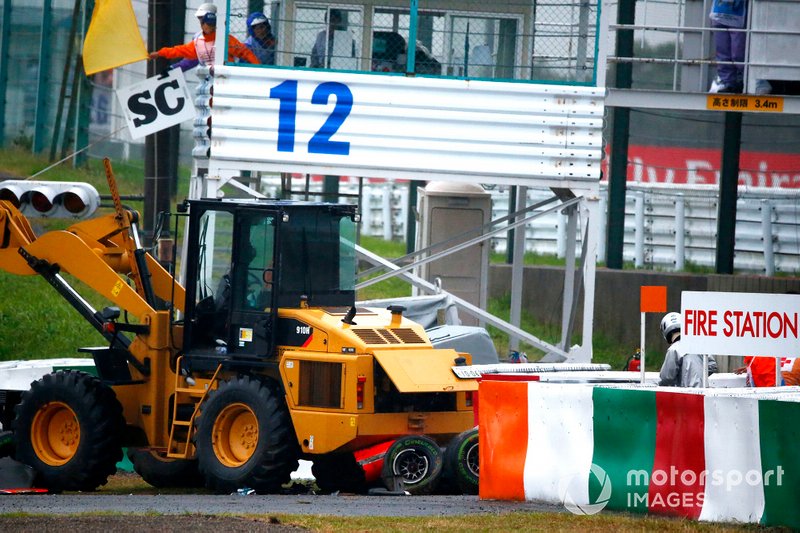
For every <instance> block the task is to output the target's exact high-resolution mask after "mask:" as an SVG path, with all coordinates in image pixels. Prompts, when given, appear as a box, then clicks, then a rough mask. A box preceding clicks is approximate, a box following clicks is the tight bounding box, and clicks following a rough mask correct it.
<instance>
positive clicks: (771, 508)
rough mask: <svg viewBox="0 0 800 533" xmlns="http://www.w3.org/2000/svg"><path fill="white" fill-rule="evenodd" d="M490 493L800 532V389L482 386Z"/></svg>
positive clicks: (483, 464) (486, 382)
mask: <svg viewBox="0 0 800 533" xmlns="http://www.w3.org/2000/svg"><path fill="white" fill-rule="evenodd" d="M479 395H480V399H481V401H480V407H479V409H480V413H479V417H480V443H481V445H480V472H481V478H480V497H481V498H482V499H504V500H538V501H545V502H550V503H561V504H564V505H565V507H566V508H567V509H569V510H570V511H572V512H575V513H578V514H594V513H596V512H600V511H601V510H603V509H616V510H624V511H629V512H640V513H656V514H666V515H674V516H682V517H687V518H692V519H697V520H708V521H724V522H729V521H737V522H748V523H761V524H764V525H782V526H789V527H793V528H800V506H798V505H797V502H798V500H800V426H798V425H797V424H796V423H795V421H797V420H800V387H781V388H773V389H705V390H702V389H674V388H664V387H649V388H646V387H637V386H629V385H592V384H553V383H540V382H522V381H512V382H509V381H500V380H494V379H492V376H486V377H485V378H484V379H483V380H482V381H481V383H480V392H479Z"/></svg>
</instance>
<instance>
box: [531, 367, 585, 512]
mask: <svg viewBox="0 0 800 533" xmlns="http://www.w3.org/2000/svg"><path fill="white" fill-rule="evenodd" d="M593 413H594V408H593V404H592V388H591V387H575V386H569V385H550V386H549V387H542V386H541V385H539V384H537V383H535V382H534V383H529V384H528V455H527V458H526V460H525V473H524V480H525V499H528V500H543V501H551V502H553V503H560V502H561V501H563V500H562V499H561V497H563V495H564V494H565V493H566V492H568V493H569V496H570V498H572V500H573V502H574V503H575V504H577V505H584V504H587V503H589V473H590V469H591V466H592V451H593V448H594V445H593V442H592V441H593V436H594V434H593V431H592V415H593ZM567 457H568V458H569V459H568V460H566V459H565V458H567ZM553 495H559V499H558V500H556V501H554V500H553Z"/></svg>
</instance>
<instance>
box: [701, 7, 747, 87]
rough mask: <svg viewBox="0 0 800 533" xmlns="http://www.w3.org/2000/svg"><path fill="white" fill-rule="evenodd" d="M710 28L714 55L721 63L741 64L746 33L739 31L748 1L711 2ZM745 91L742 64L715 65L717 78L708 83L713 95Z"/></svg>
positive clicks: (745, 17)
mask: <svg viewBox="0 0 800 533" xmlns="http://www.w3.org/2000/svg"><path fill="white" fill-rule="evenodd" d="M709 18H710V19H711V27H712V28H719V29H718V31H715V32H714V52H715V55H716V60H717V61H720V62H736V63H742V62H743V61H744V53H745V47H746V44H747V34H746V33H745V32H743V31H730V30H731V29H734V30H739V29H742V28H744V27H745V24H746V23H747V0H713V2H712V3H711V13H710V14H709ZM743 89H744V65H741V64H738V65H726V64H720V65H717V78H716V79H715V80H714V82H713V83H712V84H711V92H712V93H741V92H742V90H743Z"/></svg>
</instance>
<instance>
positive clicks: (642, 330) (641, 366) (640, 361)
mask: <svg viewBox="0 0 800 533" xmlns="http://www.w3.org/2000/svg"><path fill="white" fill-rule="evenodd" d="M641 315H642V323H641V328H640V329H641V331H640V339H639V344H640V345H641V358H640V359H639V364H640V368H639V372H640V373H641V380H640V383H641V384H642V385H644V362H645V350H644V316H645V313H644V311H642V313H641Z"/></svg>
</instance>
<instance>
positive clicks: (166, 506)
mask: <svg viewBox="0 0 800 533" xmlns="http://www.w3.org/2000/svg"><path fill="white" fill-rule="evenodd" d="M515 511H544V512H566V510H565V509H564V507H563V506H556V505H548V504H541V503H533V502H511V501H494V500H479V499H478V497H477V496H362V495H350V494H348V495H316V494H303V495H257V494H250V495H238V494H233V495H225V496H214V495H194V494H180V495H175V494H169V495H103V494H41V495H22V494H16V495H6V496H0V514H6V513H26V514H32V515H51V516H52V515H68V514H79V513H122V514H164V515H182V514H187V513H189V514H195V513H196V514H203V515H249V514H259V515H271V514H301V515H304V514H315V515H329V516H387V517H392V516H403V517H408V516H448V515H465V514H498V513H509V512H515ZM0 529H4V528H3V522H2V521H0Z"/></svg>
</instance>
